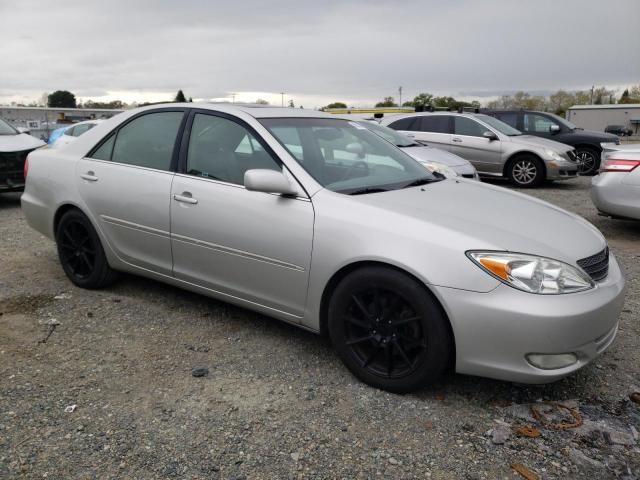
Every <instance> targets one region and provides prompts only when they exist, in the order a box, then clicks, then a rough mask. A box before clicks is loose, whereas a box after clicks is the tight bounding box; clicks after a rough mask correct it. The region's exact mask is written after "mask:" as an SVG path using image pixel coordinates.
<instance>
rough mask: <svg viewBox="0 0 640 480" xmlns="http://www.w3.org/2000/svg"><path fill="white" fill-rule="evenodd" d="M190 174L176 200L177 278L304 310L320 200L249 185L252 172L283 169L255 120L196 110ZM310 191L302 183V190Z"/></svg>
mask: <svg viewBox="0 0 640 480" xmlns="http://www.w3.org/2000/svg"><path fill="white" fill-rule="evenodd" d="M187 135H189V139H188V150H187V153H186V155H185V165H184V168H183V173H178V174H176V176H175V178H174V181H173V187H172V191H171V193H172V196H171V197H172V200H171V245H172V249H173V259H174V275H175V277H176V278H178V279H181V280H184V281H187V282H190V283H193V284H196V285H199V286H202V287H205V288H208V289H210V290H212V291H214V292H217V293H218V294H219V295H221V296H222V297H226V298H228V299H229V300H232V299H234V298H235V299H240V300H242V301H244V302H250V303H253V304H254V305H260V306H263V307H266V308H267V309H271V310H273V311H275V312H283V313H285V314H287V315H293V316H296V317H301V316H302V314H303V312H304V306H305V302H306V294H307V283H308V277H309V266H310V263H311V246H312V239H313V221H314V213H313V206H312V204H311V202H310V201H309V199H308V198H304V196H303V195H301V196H300V197H297V198H291V197H283V196H281V195H273V194H269V193H261V192H252V191H249V190H246V189H245V188H244V186H243V184H244V172H246V171H247V170H250V169H255V168H261V169H273V170H279V171H283V169H284V168H285V167H283V166H282V165H281V164H280V162H279V160H278V159H276V158H274V157H273V156H272V155H271V154H270V153H269V151H267V149H266V148H265V145H266V144H265V143H263V142H264V141H263V140H262V139H260V138H259V137H258V135H257V134H256V133H255V132H254V131H253V130H252V129H251V128H250V127H249V126H247V125H245V124H241V123H239V122H238V121H236V120H235V119H234V118H233V117H228V116H224V115H223V116H218V115H214V114H208V113H195V114H194V115H193V117H192V119H191V120H190V122H189V124H188V125H187ZM301 192H302V190H301Z"/></svg>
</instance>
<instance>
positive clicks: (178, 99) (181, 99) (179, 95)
mask: <svg viewBox="0 0 640 480" xmlns="http://www.w3.org/2000/svg"><path fill="white" fill-rule="evenodd" d="M173 101H174V102H177V103H185V102H186V101H187V99H186V97H185V96H184V93H183V92H182V90H178V93H176V98H175V99H174V100H173Z"/></svg>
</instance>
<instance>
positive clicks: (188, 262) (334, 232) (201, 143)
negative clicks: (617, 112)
mask: <svg viewBox="0 0 640 480" xmlns="http://www.w3.org/2000/svg"><path fill="white" fill-rule="evenodd" d="M27 161H28V168H27V169H26V171H27V182H26V189H25V192H24V194H23V195H22V209H23V212H24V216H25V218H26V220H27V222H28V223H29V225H30V226H32V227H33V228H35V229H36V230H38V231H39V232H41V233H42V234H44V235H46V236H47V237H49V238H50V239H52V240H55V242H56V244H57V249H58V256H59V259H60V263H61V265H62V268H63V270H64V272H65V273H66V275H67V276H68V278H69V279H70V280H71V281H72V282H73V283H74V284H75V285H77V286H79V287H83V288H100V287H106V286H108V285H109V284H110V283H111V282H113V281H114V280H115V279H116V271H123V272H130V273H134V274H138V275H142V276H145V277H149V278H152V279H156V280H159V281H162V282H166V283H169V284H171V285H175V286H178V287H181V288H185V289H188V290H192V291H194V292H198V293H202V294H204V295H209V296H211V297H215V298H218V299H220V300H223V301H227V302H230V303H234V304H236V305H240V306H243V307H245V308H249V309H251V310H255V311H258V312H261V313H264V314H265V315H269V316H271V317H275V318H278V319H281V320H284V321H286V322H289V323H291V324H294V325H297V326H299V327H301V328H304V329H306V330H310V331H313V332H317V333H321V334H326V335H328V336H329V338H330V339H331V342H332V344H333V346H334V347H335V349H336V351H337V353H338V355H339V356H340V358H341V359H342V361H343V362H344V364H345V365H346V366H347V367H348V368H349V369H350V370H351V372H353V374H354V375H355V376H357V377H358V378H360V379H361V380H363V381H365V382H367V383H368V384H370V385H373V386H375V387H377V388H383V389H387V390H390V391H395V392H407V391H411V390H415V389H417V388H420V387H422V386H423V385H425V384H427V383H429V382H432V381H435V380H436V379H437V378H438V377H439V376H440V375H441V374H442V373H443V372H444V371H445V370H446V369H447V368H453V369H455V370H456V371H458V372H461V373H465V374H471V375H482V376H488V377H493V378H498V379H505V380H511V381H517V382H530V383H545V382H551V381H554V380H557V379H559V378H561V377H564V376H566V375H568V374H570V373H572V372H574V371H576V370H578V369H580V368H581V367H583V366H584V365H586V364H587V363H589V362H590V361H591V360H593V359H594V358H596V357H597V356H598V355H599V354H601V353H602V352H603V351H604V350H606V348H607V347H608V346H609V345H610V344H611V343H612V342H613V340H614V338H615V335H616V332H617V326H618V315H619V313H620V310H621V309H622V305H623V302H624V291H625V279H624V276H623V274H622V272H621V271H620V268H619V266H618V263H617V261H616V259H615V258H614V256H613V255H612V254H611V253H610V252H609V249H608V247H607V242H606V240H605V238H604V237H603V236H602V234H601V233H600V232H599V231H598V230H597V229H596V228H595V227H593V226H592V225H591V224H589V223H588V222H586V221H585V220H584V219H582V218H581V217H578V216H576V215H573V214H571V213H569V212H566V211H564V210H561V209H560V208H558V207H555V206H553V205H550V204H548V203H545V202H542V201H540V200H536V199H534V198H532V197H530V196H528V195H523V194H521V193H518V192H512V191H509V190H507V189H504V188H500V187H496V186H493V185H487V184H483V183H481V182H474V181H463V180H456V179H446V178H442V177H441V176H436V175H433V174H432V173H430V172H429V171H427V170H426V169H425V168H424V167H423V166H422V165H420V164H419V163H418V162H416V161H415V160H414V159H413V158H411V157H410V156H409V155H407V154H406V153H404V151H403V150H401V149H398V148H396V147H395V146H394V145H392V144H391V143H389V142H387V141H385V140H383V139H382V138H380V137H379V136H378V135H376V134H374V133H372V132H370V131H369V130H368V129H366V128H364V127H363V126H361V125H359V124H357V123H355V122H351V121H348V120H344V119H339V118H335V117H332V116H331V115H328V114H325V113H323V112H317V111H312V110H299V109H291V108H242V107H234V106H223V105H206V104H198V105H196V104H191V103H180V104H165V105H162V106H151V107H146V108H138V109H132V110H127V111H126V112H124V113H121V114H120V115H118V116H116V117H113V118H111V119H109V120H105V121H104V122H103V123H101V124H100V125H97V126H96V127H94V128H93V129H91V130H89V131H88V132H86V133H85V134H83V135H82V136H81V137H79V138H78V139H77V140H76V141H75V142H74V143H71V144H69V145H67V146H66V147H65V148H61V149H39V150H36V151H35V152H32V153H31V154H30V155H29V157H28V160H27ZM45 260H46V259H45ZM212 335H216V332H213V331H212ZM305 362H306V360H305V359H303V358H301V359H300V361H299V364H300V365H303V364H304V363H305ZM230 368H233V367H232V366H230ZM292 368H297V367H296V366H295V365H293V366H292Z"/></svg>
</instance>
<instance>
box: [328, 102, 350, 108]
mask: <svg viewBox="0 0 640 480" xmlns="http://www.w3.org/2000/svg"><path fill="white" fill-rule="evenodd" d="M324 108H347V104H346V103H342V102H333V103H330V104H329V105H327V106H326V107H324Z"/></svg>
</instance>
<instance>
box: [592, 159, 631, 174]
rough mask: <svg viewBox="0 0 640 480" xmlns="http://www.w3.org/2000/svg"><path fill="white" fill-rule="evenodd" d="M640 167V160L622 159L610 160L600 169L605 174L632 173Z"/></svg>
mask: <svg viewBox="0 0 640 480" xmlns="http://www.w3.org/2000/svg"><path fill="white" fill-rule="evenodd" d="M638 165H640V160H627V159H624V160H623V159H621V158H608V159H607V160H605V162H604V164H602V168H601V169H600V170H601V171H603V172H630V171H632V170H633V169H634V168H636V167H637V166H638Z"/></svg>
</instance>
